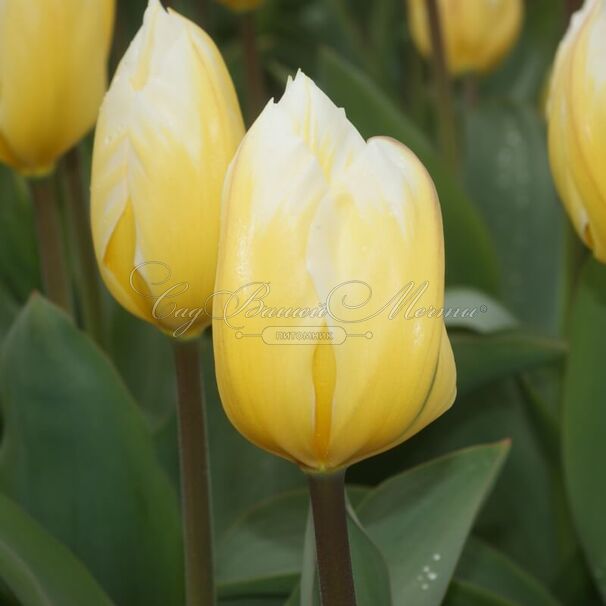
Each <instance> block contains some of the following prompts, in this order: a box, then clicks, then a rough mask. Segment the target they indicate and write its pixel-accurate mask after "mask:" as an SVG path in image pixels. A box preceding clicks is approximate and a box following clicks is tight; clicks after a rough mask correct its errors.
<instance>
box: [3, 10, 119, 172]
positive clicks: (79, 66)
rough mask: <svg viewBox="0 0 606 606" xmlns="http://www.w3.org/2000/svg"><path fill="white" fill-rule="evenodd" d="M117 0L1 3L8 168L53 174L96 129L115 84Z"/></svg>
mask: <svg viewBox="0 0 606 606" xmlns="http://www.w3.org/2000/svg"><path fill="white" fill-rule="evenodd" d="M114 5H115V0H36V1H35V2H34V1H29V2H24V1H23V0H3V1H2V2H0V162H3V163H5V164H8V165H9V166H11V167H13V168H14V169H16V170H18V171H21V172H22V173H24V174H36V173H40V174H41V173H46V172H49V171H50V170H51V169H52V168H53V165H54V164H55V163H56V162H57V160H58V159H59V157H60V156H61V155H62V154H63V153H65V152H66V151H67V150H68V149H69V148H70V147H72V146H73V145H74V144H75V143H76V142H77V141H78V140H79V139H80V138H82V136H84V135H85V134H86V132H87V131H88V130H90V129H91V128H92V127H93V125H94V123H95V120H96V118H97V112H98V111H99V105H100V104H101V100H102V98H103V94H104V93H105V89H106V85H107V58H108V54H109V49H110V43H111V35H112V28H113V20H114V8H115V6H114Z"/></svg>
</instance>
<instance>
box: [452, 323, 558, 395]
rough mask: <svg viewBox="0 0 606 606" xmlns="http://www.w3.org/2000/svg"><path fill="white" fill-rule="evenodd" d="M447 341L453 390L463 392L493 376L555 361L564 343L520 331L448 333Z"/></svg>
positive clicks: (511, 373) (514, 372)
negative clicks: (451, 355)
mask: <svg viewBox="0 0 606 606" xmlns="http://www.w3.org/2000/svg"><path fill="white" fill-rule="evenodd" d="M450 342H451V344H452V349H453V351H454V356H455V361H456V365H457V392H458V394H459V397H460V396H463V395H466V394H468V393H470V392H472V391H474V390H475V389H477V388H479V387H481V386H483V385H486V384H488V383H490V382H492V381H495V380H497V379H502V378H504V377H506V376H508V375H513V374H516V373H518V372H520V371H523V370H529V369H531V368H535V367H537V366H542V365H546V364H549V363H551V362H555V361H556V360H559V359H561V358H563V357H564V355H565V354H566V352H567V347H566V344H565V343H563V342H562V341H559V340H557V339H549V338H545V337H538V336H534V335H528V334H524V333H522V332H512V331H509V332H504V333H498V334H493V335H481V336H479V335H472V334H461V333H456V332H455V333H452V334H450Z"/></svg>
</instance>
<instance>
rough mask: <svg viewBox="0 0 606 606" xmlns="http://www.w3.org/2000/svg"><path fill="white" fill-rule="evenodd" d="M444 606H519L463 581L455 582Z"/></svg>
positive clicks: (449, 590)
mask: <svg viewBox="0 0 606 606" xmlns="http://www.w3.org/2000/svg"><path fill="white" fill-rule="evenodd" d="M443 604H444V606H519V605H518V604H516V603H515V602H510V601H508V600H505V599H504V598H501V597H500V596H498V595H495V594H494V593H491V592H490V591H487V590H486V589H483V588H481V587H476V586H475V585H472V584H470V583H464V582H461V581H453V583H452V584H451V585H450V587H449V588H448V593H447V594H446V597H445V598H444V602H443Z"/></svg>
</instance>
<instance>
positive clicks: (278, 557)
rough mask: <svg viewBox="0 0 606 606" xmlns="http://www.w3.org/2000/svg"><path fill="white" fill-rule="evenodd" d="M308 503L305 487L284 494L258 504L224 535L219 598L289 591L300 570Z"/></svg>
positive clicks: (220, 550)
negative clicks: (301, 489) (303, 489)
mask: <svg viewBox="0 0 606 606" xmlns="http://www.w3.org/2000/svg"><path fill="white" fill-rule="evenodd" d="M299 473H301V472H299ZM308 507H309V498H308V496H307V493H306V492H305V491H296V492H292V493H289V494H285V495H280V496H277V497H274V498H271V499H269V500H267V501H265V502H263V503H260V504H259V505H258V506H257V507H256V508H254V509H252V510H251V511H249V512H248V513H247V514H246V515H245V516H244V517H242V518H241V519H240V520H239V521H238V522H236V524H234V525H233V526H232V527H231V528H230V529H229V531H228V532H227V533H225V535H224V536H223V537H222V538H221V540H220V541H219V542H218V543H217V555H216V558H217V560H216V569H217V576H218V581H219V590H220V594H221V596H223V597H232V596H236V597H237V596H244V595H276V594H277V595H282V594H288V593H290V591H291V590H292V587H293V585H294V584H295V583H296V579H297V577H298V575H299V572H300V570H301V553H302V550H303V537H304V534H305V524H306V519H307V510H308Z"/></svg>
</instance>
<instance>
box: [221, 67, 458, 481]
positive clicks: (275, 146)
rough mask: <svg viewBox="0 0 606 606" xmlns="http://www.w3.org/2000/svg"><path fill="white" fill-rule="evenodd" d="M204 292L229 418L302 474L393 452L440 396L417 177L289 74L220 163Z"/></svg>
mask: <svg viewBox="0 0 606 606" xmlns="http://www.w3.org/2000/svg"><path fill="white" fill-rule="evenodd" d="M411 284H412V286H411ZM423 288H424V289H425V290H424V291H423V293H422V296H420V297H419V296H418V294H413V291H414V293H418V289H423ZM216 290H217V294H216V295H215V300H214V309H213V336H214V344H215V362H216V371H217V378H218V384H219V389H220V393H221V399H222V401H223V405H224V407H225V410H226V412H227V415H228V416H229V418H230V419H231V421H232V422H233V424H234V425H235V426H236V427H237V428H238V429H239V431H240V432H241V433H242V434H244V435H245V436H246V437H247V438H248V439H249V440H251V441H252V442H254V443H255V444H257V445H258V446H260V447H262V448H265V449H267V450H269V451H271V452H273V453H275V454H277V455H280V456H283V457H285V458H287V459H290V460H292V461H295V462H296V463H298V464H299V465H301V466H303V467H307V468H310V469H315V470H330V469H335V468H339V467H342V466H346V465H349V464H351V463H354V462H355V461H358V460H360V459H364V458H366V457H370V456H372V455H374V454H377V453H379V452H381V451H384V450H386V449H388V448H391V447H393V446H395V445H397V444H399V443H400V442H402V441H403V440H406V439H407V438H408V437H410V436H411V435H413V434H414V433H416V432H417V431H419V430H420V429H422V428H423V427H424V426H425V425H427V424H428V423H430V422H431V421H433V420H434V419H435V418H436V417H438V416H439V415H441V414H442V413H443V412H444V411H445V410H446V409H447V408H449V406H450V405H451V403H452V401H453V399H454V395H455V367H454V360H453V356H452V351H451V348H450V343H449V341H448V336H447V335H446V330H445V328H444V322H443V317H442V316H441V315H439V314H438V315H433V312H431V311H430V308H433V309H434V312H435V310H438V309H441V308H442V306H443V297H444V247H443V233H442V221H441V214H440V207H439V204H438V200H437V195H436V192H435V189H434V186H433V183H432V181H431V178H430V177H429V175H428V174H427V171H426V170H425V169H424V167H423V166H422V165H421V163H420V162H419V160H418V159H417V158H416V157H415V156H414V154H413V153H412V152H411V151H410V150H409V149H408V148H406V147H404V146H403V145H401V144H400V143H398V142H396V141H394V140H391V139H387V138H374V139H370V140H369V141H368V142H365V141H364V140H363V139H362V137H361V136H360V134H359V133H358V131H357V130H356V129H355V128H354V127H353V126H352V124H351V123H350V122H349V121H348V120H347V118H346V116H345V113H344V112H343V110H342V109H338V108H337V107H335V106H334V105H333V104H332V102H331V101H330V100H329V99H328V98H327V97H326V96H325V95H324V93H322V91H320V90H319V89H318V88H317V87H316V86H315V84H314V83H313V82H312V81H311V80H309V79H308V78H307V77H305V76H304V75H303V74H302V73H300V72H299V74H298V75H297V77H296V79H295V80H294V81H289V83H288V86H287V88H286V92H285V94H284V96H283V97H282V100H281V101H280V102H279V103H277V104H275V103H273V101H272V102H270V103H269V104H268V105H267V107H266V108H265V110H264V111H263V112H262V114H261V116H260V117H259V118H258V119H257V121H256V122H255V124H254V125H253V126H252V128H251V130H250V131H249V133H248V134H247V135H246V137H245V138H244V141H243V142H242V145H241V146H240V149H239V151H238V153H237V155H236V157H235V158H234V161H233V163H232V165H231V167H230V171H229V172H228V176H227V178H226V183H225V188H224V197H223V215H222V227H221V241H220V247H219V261H218V268H217V285H216ZM419 310H421V311H419ZM405 316H406V317H405Z"/></svg>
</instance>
